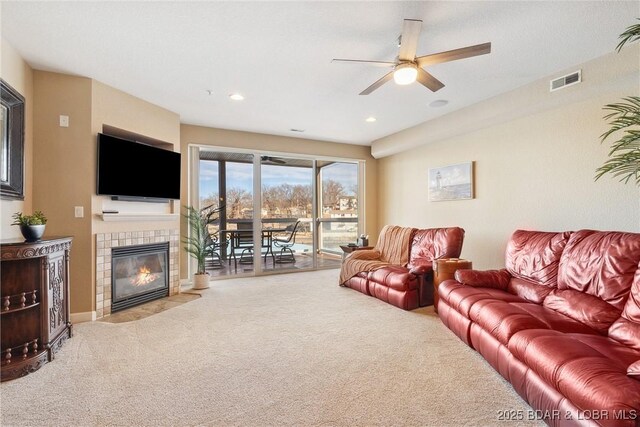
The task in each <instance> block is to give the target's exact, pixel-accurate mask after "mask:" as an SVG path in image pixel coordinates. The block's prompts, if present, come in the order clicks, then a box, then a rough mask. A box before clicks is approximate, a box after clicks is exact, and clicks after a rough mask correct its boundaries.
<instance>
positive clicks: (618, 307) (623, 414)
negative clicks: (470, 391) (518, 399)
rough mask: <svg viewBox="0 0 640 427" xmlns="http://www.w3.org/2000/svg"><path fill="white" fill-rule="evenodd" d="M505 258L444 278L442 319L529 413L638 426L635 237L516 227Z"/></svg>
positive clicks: (638, 243)
mask: <svg viewBox="0 0 640 427" xmlns="http://www.w3.org/2000/svg"><path fill="white" fill-rule="evenodd" d="M505 264H506V268H505V269H502V270H492V271H474V270H459V271H458V272H456V280H449V281H446V282H444V283H442V284H441V285H440V287H439V296H440V301H439V304H438V313H439V315H440V317H441V319H442V321H443V322H444V324H445V325H447V326H448V327H449V328H450V329H451V330H452V331H453V332H455V333H456V335H458V336H459V337H460V338H461V339H462V340H463V341H464V342H466V343H467V344H468V345H469V346H471V347H473V348H474V349H476V350H477V351H478V352H479V353H481V354H482V355H483V356H484V357H485V358H486V359H487V361H488V362H489V363H490V364H491V365H492V366H493V367H494V368H495V369H496V370H497V371H498V372H500V374H502V376H503V377H505V378H506V379H507V380H508V381H510V382H511V384H512V385H513V387H514V388H515V390H516V391H517V392H518V393H519V394H520V395H521V396H522V397H523V398H524V399H525V400H527V402H529V404H530V405H531V406H532V407H533V408H534V409H535V411H534V410H532V411H531V413H530V414H528V415H529V416H530V417H531V418H539V419H542V420H544V421H545V422H547V424H549V425H554V426H556V425H557V426H567V425H601V426H637V425H640V234H635V233H621V232H602V231H593V230H581V231H577V232H574V233H569V232H566V233H545V232H535V231H516V232H515V233H514V234H513V235H512V237H511V240H510V242H509V244H508V246H507V250H506V260H505ZM525 416H527V415H526V414H525Z"/></svg>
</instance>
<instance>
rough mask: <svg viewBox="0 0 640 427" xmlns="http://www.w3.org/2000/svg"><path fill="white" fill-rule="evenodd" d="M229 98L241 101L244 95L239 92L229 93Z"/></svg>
mask: <svg viewBox="0 0 640 427" xmlns="http://www.w3.org/2000/svg"><path fill="white" fill-rule="evenodd" d="M229 98H231V99H233V100H234V101H242V100H243V99H244V96H242V95H241V94H239V93H232V94H231V95H229Z"/></svg>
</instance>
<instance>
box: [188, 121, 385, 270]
mask: <svg viewBox="0 0 640 427" xmlns="http://www.w3.org/2000/svg"><path fill="white" fill-rule="evenodd" d="M180 128H181V131H180V132H181V144H182V149H181V151H182V153H183V156H182V167H183V174H182V178H183V179H182V201H183V204H185V203H186V201H187V200H188V179H187V177H188V175H187V160H188V159H187V157H188V156H187V154H188V147H189V145H190V144H197V145H205V146H217V147H231V148H241V149H249V150H256V151H263V152H279V153H292V154H303V155H312V156H313V155H315V156H327V157H338V158H345V159H358V160H364V161H365V162H366V163H365V191H364V192H365V221H366V223H365V229H366V230H367V233H369V235H370V239H373V241H375V239H377V235H378V214H377V204H378V197H377V194H376V187H377V161H376V160H375V159H374V158H373V157H371V153H370V148H369V147H366V146H361V145H351V144H337V143H333V142H324V141H316V140H310V139H301V138H290V137H284V136H276V135H265V134H259V133H251V132H240V131H233V130H225V129H214V128H208V127H202V126H194V125H185V124H183V125H182V126H181V127H180ZM185 232H186V225H185V224H184V221H183V224H182V230H181V233H182V234H183V235H184V233H185ZM182 255H183V258H182V260H181V263H180V265H181V266H182V267H183V268H182V269H181V272H180V274H181V277H182V278H186V275H187V272H186V265H187V263H186V255H185V254H184V253H183V254H182Z"/></svg>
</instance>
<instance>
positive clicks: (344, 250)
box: [340, 245, 373, 262]
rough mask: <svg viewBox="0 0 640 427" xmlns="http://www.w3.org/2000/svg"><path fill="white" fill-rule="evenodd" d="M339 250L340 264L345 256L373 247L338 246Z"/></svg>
mask: <svg viewBox="0 0 640 427" xmlns="http://www.w3.org/2000/svg"><path fill="white" fill-rule="evenodd" d="M340 249H342V262H344V259H345V257H346V256H347V254H350V253H351V252H353V251H361V250H364V249H373V246H349V245H340Z"/></svg>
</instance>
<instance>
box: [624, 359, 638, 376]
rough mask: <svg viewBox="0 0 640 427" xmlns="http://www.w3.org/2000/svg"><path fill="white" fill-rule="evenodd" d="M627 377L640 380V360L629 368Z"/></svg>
mask: <svg viewBox="0 0 640 427" xmlns="http://www.w3.org/2000/svg"><path fill="white" fill-rule="evenodd" d="M627 375H628V376H630V377H635V378H637V379H639V380H640V360H636V361H635V362H633V363H632V364H631V365H629V367H628V368H627Z"/></svg>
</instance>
